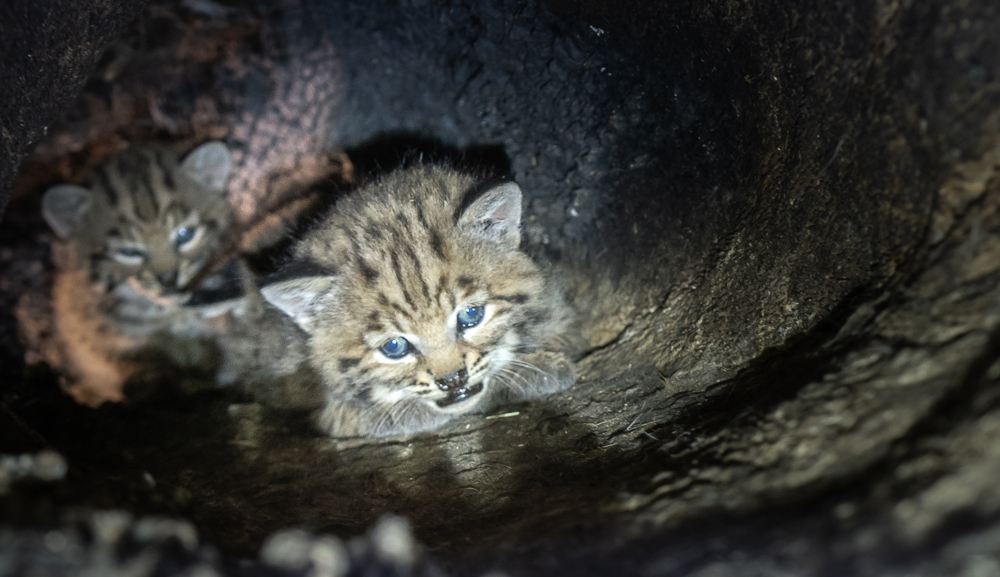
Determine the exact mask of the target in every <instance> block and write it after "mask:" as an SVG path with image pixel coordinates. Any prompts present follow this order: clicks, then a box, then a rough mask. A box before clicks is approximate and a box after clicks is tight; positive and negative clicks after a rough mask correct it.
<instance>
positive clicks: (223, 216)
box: [42, 142, 230, 294]
mask: <svg viewBox="0 0 1000 577" xmlns="http://www.w3.org/2000/svg"><path fill="white" fill-rule="evenodd" d="M228 173H229V153H228V152H227V151H226V148H225V146H224V145H223V144H221V143H218V142H210V143H207V144H204V145H202V146H200V147H198V148H197V149H195V150H194V151H193V152H192V153H191V154H189V155H188V156H187V158H185V159H184V161H183V162H179V161H178V159H177V156H176V154H174V152H173V151H171V150H169V149H167V148H163V147H133V148H129V149H127V150H125V151H123V152H121V153H118V154H116V155H114V156H113V157H111V158H110V159H109V160H107V161H106V162H104V163H103V164H101V165H99V166H97V167H96V168H95V169H94V170H93V171H92V172H91V174H90V175H89V176H88V177H87V179H86V181H85V182H84V185H83V186H76V185H71V184H63V185H59V186H55V187H53V188H51V189H49V190H48V191H47V192H46V193H45V196H44V198H43V200H42V213H43V215H44V216H45V219H46V220H47V221H48V223H49V225H50V226H51V227H52V229H53V230H54V231H55V232H56V233H57V234H58V235H59V236H60V237H62V238H63V239H66V240H69V241H70V242H72V243H73V244H74V245H75V246H76V249H77V252H78V255H79V258H80V259H81V261H82V264H83V265H84V266H86V267H87V268H88V269H89V271H90V273H91V278H92V280H94V281H96V282H100V283H102V284H104V285H105V286H106V287H107V288H108V289H109V290H110V289H113V288H114V287H115V286H116V285H118V284H119V283H121V282H122V281H124V280H127V279H130V278H134V279H136V280H137V281H138V282H139V285H140V286H141V287H142V288H143V289H145V290H148V291H151V292H153V293H156V294H176V293H180V292H182V291H184V290H185V289H187V288H188V285H189V284H190V283H191V281H192V280H194V279H195V278H196V277H197V276H198V275H199V273H201V272H202V270H203V269H204V268H205V266H206V265H207V264H209V262H210V261H211V260H212V259H213V258H214V257H215V256H216V255H217V254H218V252H219V251H220V250H221V249H222V245H223V241H224V237H225V235H226V233H227V232H228V227H229V220H230V209H229V203H228V202H227V200H226V197H225V189H224V184H225V180H226V176H227V175H228Z"/></svg>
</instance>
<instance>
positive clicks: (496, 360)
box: [261, 166, 575, 436]
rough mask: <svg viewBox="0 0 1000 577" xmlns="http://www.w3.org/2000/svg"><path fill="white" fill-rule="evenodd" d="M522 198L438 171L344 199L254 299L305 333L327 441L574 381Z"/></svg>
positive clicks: (429, 421)
mask: <svg viewBox="0 0 1000 577" xmlns="http://www.w3.org/2000/svg"><path fill="white" fill-rule="evenodd" d="M520 220H521V189H520V188H519V187H518V186H517V184H514V183H513V182H506V183H501V184H496V185H494V186H483V184H482V183H480V182H477V180H475V179H474V178H472V177H470V176H468V175H464V174H460V173H458V172H455V171H453V170H450V169H447V168H442V167H438V166H420V167H416V168H411V169H406V170H401V171H398V172H395V173H392V174H390V175H388V176H387V177H385V178H384V179H383V180H381V181H380V182H378V183H376V184H374V185H371V186H369V187H367V188H365V189H362V190H360V191H358V192H356V193H354V194H352V195H350V196H348V197H346V198H344V199H342V200H341V201H339V202H338V203H337V205H336V206H335V207H334V210H333V211H332V212H331V213H330V214H329V215H328V216H327V217H326V218H325V219H324V220H322V221H321V222H320V223H319V224H318V225H317V226H316V227H315V229H314V230H312V231H311V232H310V233H309V234H308V235H307V236H306V237H304V238H303V239H302V240H301V241H300V242H299V243H298V244H297V245H296V247H295V249H294V257H295V259H296V261H297V264H296V266H297V267H298V268H300V269H301V268H303V267H305V268H311V269H312V270H311V273H310V274H309V275H308V276H300V277H299V278H294V279H292V280H284V281H281V282H276V283H273V284H270V285H268V286H265V287H263V288H262V290H261V292H262V293H263V295H264V298H266V299H267V300H268V301H269V302H270V303H272V304H273V305H275V306H276V307H278V308H279V309H280V310H282V311H283V312H284V313H286V314H287V315H288V316H289V317H290V318H291V319H292V320H293V321H294V322H295V324H297V325H298V326H299V327H301V328H302V330H303V331H304V332H305V333H306V334H307V335H308V346H307V348H308V355H309V362H310V364H311V366H312V368H313V369H314V370H315V371H316V372H317V373H319V375H320V378H321V379H322V383H323V386H324V389H325V395H326V403H325V406H324V408H323V410H322V412H321V415H320V424H321V426H322V428H323V429H324V430H325V431H327V432H328V433H329V434H330V435H333V436H349V435H369V436H386V435H398V434H410V433H416V432H420V431H427V430H430V429H434V428H436V427H439V426H440V425H442V424H444V423H445V422H446V421H448V420H449V419H452V418H453V417H455V416H457V415H461V414H465V413H469V412H473V411H481V410H486V409H488V408H490V407H492V406H495V405H496V404H498V403H502V402H507V401H512V400H518V399H531V398H538V397H541V396H543V395H546V394H549V393H552V392H554V391H558V390H560V389H564V388H566V387H568V386H569V385H571V384H572V383H573V382H574V380H575V377H574V373H573V367H572V365H571V363H570V361H569V358H568V357H567V355H568V354H573V353H574V352H575V351H573V350H572V349H573V346H572V345H571V341H572V340H574V339H572V338H568V335H569V334H571V333H575V331H571V330H570V328H571V324H572V315H571V312H570V309H569V307H568V306H567V305H566V304H565V303H564V301H563V293H562V290H561V289H560V287H559V286H557V283H556V282H554V279H553V278H551V277H550V276H549V275H548V274H547V272H546V271H545V270H544V269H543V268H542V267H540V266H539V265H538V264H537V263H535V262H534V261H533V260H532V259H531V258H529V257H528V255H527V254H525V253H524V252H522V251H521V250H520V249H519V246H520V242H521V232H520Z"/></svg>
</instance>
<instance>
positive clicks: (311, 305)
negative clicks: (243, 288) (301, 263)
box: [260, 276, 336, 335]
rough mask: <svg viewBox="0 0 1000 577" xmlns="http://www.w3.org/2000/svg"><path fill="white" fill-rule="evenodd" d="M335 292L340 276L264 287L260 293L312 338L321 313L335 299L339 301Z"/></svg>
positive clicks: (314, 278)
mask: <svg viewBox="0 0 1000 577" xmlns="http://www.w3.org/2000/svg"><path fill="white" fill-rule="evenodd" d="M335 290H336V277H334V276H310V277H301V278H295V279H289V280H283V281H278V282H275V283H273V284H269V285H265V286H263V287H261V289H260V294H261V295H263V296H264V300H266V301H267V302H269V303H271V304H272V305H274V306H275V307H277V308H278V310H280V311H281V312H283V313H285V314H286V315H288V316H289V318H291V319H292V321H294V322H295V324H297V325H298V326H299V328H301V329H302V330H303V331H305V332H306V333H307V334H310V335H311V334H312V333H313V329H314V328H315V324H316V323H315V321H316V317H317V316H318V314H319V311H320V310H321V308H322V307H323V305H324V304H326V303H327V302H329V300H330V299H331V298H335V295H334V292H335Z"/></svg>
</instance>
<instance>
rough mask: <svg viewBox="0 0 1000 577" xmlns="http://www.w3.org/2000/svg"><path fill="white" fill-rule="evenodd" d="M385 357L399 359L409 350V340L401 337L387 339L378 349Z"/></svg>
mask: <svg viewBox="0 0 1000 577" xmlns="http://www.w3.org/2000/svg"><path fill="white" fill-rule="evenodd" d="M378 350H379V351H381V353H382V354H383V355H385V356H386V358H390V359H401V358H403V357H405V356H406V355H407V353H409V352H410V341H408V340H406V339H404V338H403V337H396V338H394V339H389V340H387V341H386V342H385V344H383V345H382V346H381V347H379V349H378Z"/></svg>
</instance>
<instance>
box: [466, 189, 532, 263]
mask: <svg viewBox="0 0 1000 577" xmlns="http://www.w3.org/2000/svg"><path fill="white" fill-rule="evenodd" d="M458 225H459V226H460V227H461V228H463V229H465V230H468V231H470V232H472V233H473V234H477V235H479V236H482V237H483V238H485V239H487V240H491V241H493V242H497V243H500V244H504V245H507V246H509V247H510V248H514V249H516V248H517V247H518V246H520V244H521V187H520V186H518V185H517V183H514V182H505V183H503V184H499V185H497V186H494V187H493V188H490V189H489V190H487V191H486V192H484V193H482V194H481V195H480V196H479V198H477V199H476V200H475V201H474V202H473V203H472V204H470V205H469V207H468V208H466V209H465V212H463V213H462V216H461V217H460V218H459V220H458Z"/></svg>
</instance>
